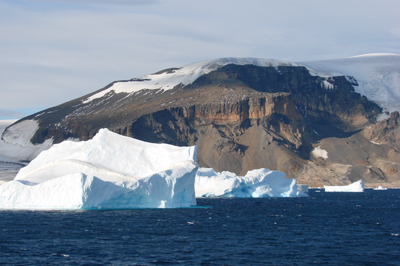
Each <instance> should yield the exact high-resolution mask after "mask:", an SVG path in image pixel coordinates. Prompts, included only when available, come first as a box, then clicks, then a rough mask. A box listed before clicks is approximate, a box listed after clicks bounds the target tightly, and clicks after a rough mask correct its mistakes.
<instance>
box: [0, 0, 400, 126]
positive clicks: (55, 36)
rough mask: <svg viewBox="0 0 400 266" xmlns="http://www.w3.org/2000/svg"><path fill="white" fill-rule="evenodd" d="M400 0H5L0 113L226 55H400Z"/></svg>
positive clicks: (1, 7) (19, 112)
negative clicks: (113, 82)
mask: <svg viewBox="0 0 400 266" xmlns="http://www.w3.org/2000/svg"><path fill="white" fill-rule="evenodd" d="M399 10H400V1H399V0H377V1H375V0H351V1H349V0H335V1H328V0H326V1H321V0H281V1H275V0H246V1H243V0H240V1H239V0H201V1H199V0H197V1H196V0H164V1H162V0H92V1H91V0H54V1H50V0H41V1H39V0H37V1H36V0H29V1H23V0H0V32H1V34H0V79H1V86H0V119H16V118H21V117H23V116H26V115H29V114H32V113H34V112H36V111H40V110H43V109H46V108H49V107H52V106H55V105H58V104H61V103H63V102H66V101H69V100H72V99H74V98H77V97H80V96H83V95H85V94H87V93H90V92H92V91H95V90H98V89H100V88H102V87H104V86H106V85H107V84H108V83H110V82H112V81H114V80H123V79H131V78H135V77H140V76H141V75H145V74H150V73H154V72H157V71H159V70H162V69H165V68H170V67H179V66H183V65H187V64H191V63H194V62H198V61H203V60H209V59H214V58H220V57H257V58H269V59H281V60H287V61H294V62H298V61H310V60H323V59H333V58H343V57H349V56H354V55H359V54H365V53H397V54H400V16H399V15H398V11H399Z"/></svg>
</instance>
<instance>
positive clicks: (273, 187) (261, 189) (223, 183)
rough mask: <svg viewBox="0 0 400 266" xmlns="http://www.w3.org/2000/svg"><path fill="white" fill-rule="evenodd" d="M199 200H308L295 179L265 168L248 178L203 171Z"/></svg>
mask: <svg viewBox="0 0 400 266" xmlns="http://www.w3.org/2000/svg"><path fill="white" fill-rule="evenodd" d="M195 191H196V197H237V198H261V197H307V196H308V195H307V194H306V193H304V192H301V191H298V190H297V182H296V180H295V179H288V178H285V174H284V173H282V172H279V171H271V170H268V169H265V168H261V169H256V170H252V171H248V172H247V174H246V175H245V176H237V175H235V174H234V173H231V172H221V173H218V172H216V171H215V170H214V169H212V168H199V170H198V171H197V174H196V182H195Z"/></svg>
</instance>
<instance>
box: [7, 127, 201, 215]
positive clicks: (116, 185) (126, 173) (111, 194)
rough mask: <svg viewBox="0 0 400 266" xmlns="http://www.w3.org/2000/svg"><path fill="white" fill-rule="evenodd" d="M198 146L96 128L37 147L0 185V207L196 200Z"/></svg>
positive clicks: (172, 204) (169, 204) (162, 204)
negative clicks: (83, 136) (84, 137)
mask: <svg viewBox="0 0 400 266" xmlns="http://www.w3.org/2000/svg"><path fill="white" fill-rule="evenodd" d="M196 156H197V150H196V147H195V146H192V147H176V146H172V145H167V144H152V143H146V142H143V141H139V140H136V139H132V138H129V137H125V136H121V135H118V134H116V133H113V132H111V131H109V130H108V129H101V130H100V131H99V132H98V133H97V134H96V136H95V137H94V138H93V139H91V140H88V141H82V142H73V141H64V142H62V143H60V144H55V145H53V146H52V147H51V148H50V149H48V150H46V151H43V152H41V153H40V154H39V155H38V156H37V157H36V158H35V159H34V160H33V161H31V162H30V163H29V164H28V165H27V166H26V167H24V168H22V169H21V170H20V171H19V172H18V174H17V176H16V177H15V179H14V180H12V181H9V182H6V183H4V184H3V185H1V186H0V209H35V210H65V209H68V210H73V209H124V208H180V207H191V206H194V205H196V198H195V192H194V181H195V175H196V172H197V169H198V165H197V164H196Z"/></svg>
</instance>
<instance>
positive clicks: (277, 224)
mask: <svg viewBox="0 0 400 266" xmlns="http://www.w3.org/2000/svg"><path fill="white" fill-rule="evenodd" d="M309 194H310V197H308V198H262V199H218V198H217V199H207V198H204V199H198V200H197V203H198V207H197V208H187V209H140V210H101V211H94V210H91V211H0V264H6V265H311V264H318V265H400V190H398V189H390V190H386V191H374V190H371V189H367V190H366V191H365V192H364V193H325V192H323V191H321V192H317V191H316V190H310V192H309Z"/></svg>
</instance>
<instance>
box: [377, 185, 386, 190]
mask: <svg viewBox="0 0 400 266" xmlns="http://www.w3.org/2000/svg"><path fill="white" fill-rule="evenodd" d="M374 190H387V188H385V187H382V186H378V187H376V188H374Z"/></svg>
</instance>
